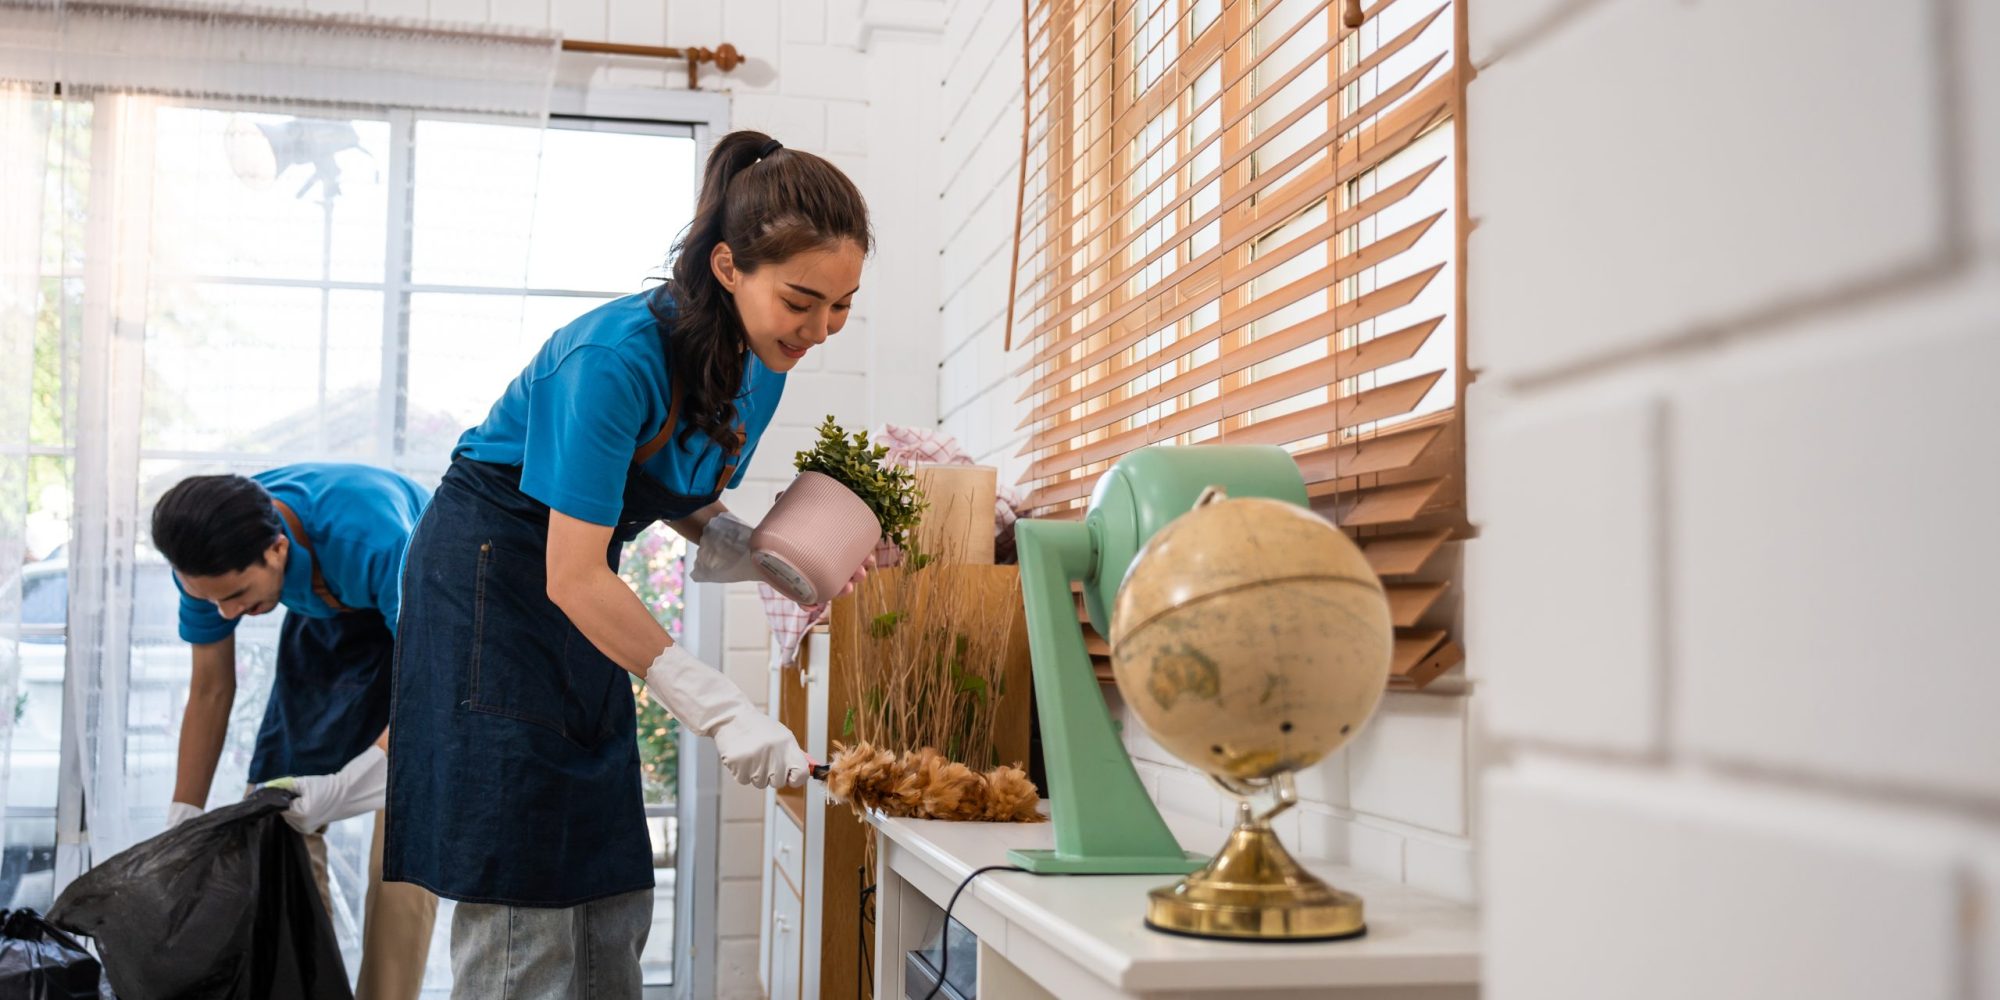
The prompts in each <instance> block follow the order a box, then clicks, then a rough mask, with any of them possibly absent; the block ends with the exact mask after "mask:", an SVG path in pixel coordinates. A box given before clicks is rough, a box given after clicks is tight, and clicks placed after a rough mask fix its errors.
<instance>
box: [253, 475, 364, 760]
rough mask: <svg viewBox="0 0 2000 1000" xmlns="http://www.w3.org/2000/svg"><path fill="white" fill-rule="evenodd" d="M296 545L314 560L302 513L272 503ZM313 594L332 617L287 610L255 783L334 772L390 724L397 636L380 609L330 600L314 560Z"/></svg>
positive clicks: (259, 735)
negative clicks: (385, 620) (300, 517)
mask: <svg viewBox="0 0 2000 1000" xmlns="http://www.w3.org/2000/svg"><path fill="white" fill-rule="evenodd" d="M273 503H274V506H276V507H277V510H278V513H279V514H280V515H281V516H282V517H283V518H284V520H285V524H286V526H287V527H288V528H289V529H290V530H291V534H292V538H293V540H294V541H295V542H296V543H297V544H298V545H299V546H300V547H301V548H303V549H305V550H306V554H307V555H308V556H314V552H313V545H312V539H310V538H308V537H306V532H305V527H304V525H302V524H301V523H300V522H299V519H298V515H296V514H294V513H293V512H292V509H291V508H290V507H289V506H287V505H286V504H285V503H284V502H283V501H273ZM312 583H313V593H314V594H315V595H317V596H318V597H319V599H320V600H322V601H324V602H326V605H327V607H329V608H332V609H333V611H334V615H333V617H331V618H314V617H312V616H310V615H305V614H300V613H298V612H295V611H287V612H286V613H285V621H284V624H283V625H282V626H280V628H279V632H278V658H277V659H278V662H277V669H276V671H275V672H274V674H273V676H272V678H271V697H270V700H269V701H267V702H266V703H265V705H264V724H263V727H262V728H261V729H259V730H258V732H257V747H256V750H255V751H254V753H253V754H252V755H251V757H250V774H249V781H250V782H251V783H252V784H256V783H259V782H264V781H270V780H271V779H273V778H283V777H288V776H292V775H300V774H331V773H333V772H335V771H338V770H340V768H341V767H342V766H343V765H345V764H346V763H347V762H348V761H350V760H353V759H354V758H355V757H356V756H357V755H359V754H360V753H361V751H363V750H366V749H368V745H369V744H371V743H374V742H375V738H376V737H377V736H380V735H382V727H383V726H386V725H388V724H389V674H390V670H391V667H390V660H391V656H392V655H393V650H394V647H395V636H394V634H392V633H391V632H390V631H389V626H388V624H387V623H385V622H384V621H383V620H382V614H381V612H379V611H374V610H370V609H367V608H350V607H348V606H347V605H344V604H342V603H340V601H339V600H337V599H336V598H335V597H334V596H333V591H332V590H331V589H330V588H328V587H327V585H326V576H325V574H324V573H322V572H321V571H320V566H319V560H318V559H317V558H316V557H315V558H314V559H313V575H312Z"/></svg>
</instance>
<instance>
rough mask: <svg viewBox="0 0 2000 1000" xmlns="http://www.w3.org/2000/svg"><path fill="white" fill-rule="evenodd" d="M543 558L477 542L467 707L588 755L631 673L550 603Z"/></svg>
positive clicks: (607, 726) (502, 545)
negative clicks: (553, 736)
mask: <svg viewBox="0 0 2000 1000" xmlns="http://www.w3.org/2000/svg"><path fill="white" fill-rule="evenodd" d="M544 559H545V555H544V554H543V553H542V552H540V551H536V552H533V553H529V552H524V551H520V550H518V549H515V548H513V547H510V546H508V545H507V544H506V542H505V541H504V540H500V539H494V540H489V541H486V542H482V543H480V546H479V561H478V567H477V569H476V570H475V576H476V578H475V581H474V590H473V594H474V597H473V612H472V633H473V634H472V659H471V664H470V666H469V669H468V670H467V677H466V682H467V683H466V693H467V699H466V704H467V707H469V708H471V709H472V710H473V711H475V712H483V713H485V714H488V715H499V716H505V717H507V718H510V719H516V720H519V721H521V722H527V723H531V724H533V725H537V726H542V727H544V728H546V729H551V730H554V731H555V732H556V733H558V734H560V735H561V736H562V737H563V738H564V739H567V740H569V741H570V742H571V743H574V744H576V745H578V746H580V747H582V748H584V749H591V748H594V747H595V746H597V744H599V743H601V742H602V741H603V739H604V737H605V736H606V735H607V733H608V732H609V731H610V729H611V721H612V716H611V711H610V709H611V708H612V706H613V705H614V704H615V702H616V698H615V696H616V694H617V690H618V689H617V687H616V686H615V684H614V683H613V682H616V681H618V680H620V679H622V678H624V677H626V676H627V675H626V673H625V671H624V670H622V669H620V668H619V667H618V666H617V664H614V663H612V662H611V661H610V660H609V659H608V658H606V657H605V656H604V654H602V653H600V652H598V651H597V647H595V646H593V645H591V643H590V640H589V639H586V638H584V636H583V634H582V633H580V632H578V631H577V630H576V627H575V626H573V625H571V624H570V623H569V619H568V617H567V616H565V615H564V614H563V613H562V610H561V609H559V608H557V607H556V606H555V604H554V603H552V602H550V600H549V599H548V593H547V591H548V588H547V585H546V580H547V573H546V570H545V569H544V566H545V562H544Z"/></svg>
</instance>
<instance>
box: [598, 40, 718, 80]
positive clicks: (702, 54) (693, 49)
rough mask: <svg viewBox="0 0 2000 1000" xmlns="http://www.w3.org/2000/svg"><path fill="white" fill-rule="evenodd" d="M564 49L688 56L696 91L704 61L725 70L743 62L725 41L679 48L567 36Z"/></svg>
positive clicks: (641, 55) (656, 56)
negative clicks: (582, 39) (594, 40)
mask: <svg viewBox="0 0 2000 1000" xmlns="http://www.w3.org/2000/svg"><path fill="white" fill-rule="evenodd" d="M562 50H563V51H564V52H588V53H593V54H596V55H609V56H638V57H639V58H642V59H685V60H687V68H688V89H689V90H694V89H696V87H697V86H698V85H699V84H700V82H701V78H700V73H701V64H702V63H714V64H715V68H716V69H718V70H721V71H722V72H724V73H727V72H729V71H730V70H732V69H735V68H736V67H738V66H741V65H743V62H744V59H743V53H741V52H738V51H736V46H734V45H731V44H729V43H728V42H723V43H722V44H721V45H718V46H716V47H715V48H712V49H708V48H702V47H700V46H690V47H687V48H676V47H674V46H671V45H626V44H625V43H623V42H582V41H576V40H573V39H568V38H565V39H563V43H562Z"/></svg>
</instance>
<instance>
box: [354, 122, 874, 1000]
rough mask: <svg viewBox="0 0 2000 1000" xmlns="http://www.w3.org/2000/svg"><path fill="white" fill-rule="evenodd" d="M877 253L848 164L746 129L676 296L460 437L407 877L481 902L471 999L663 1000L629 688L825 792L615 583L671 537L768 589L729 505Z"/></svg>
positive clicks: (403, 873)
mask: <svg viewBox="0 0 2000 1000" xmlns="http://www.w3.org/2000/svg"><path fill="white" fill-rule="evenodd" d="M869 244H870V234H869V229H868V211H867V206H866V205H865V204H864V203H863V202H862V199H861V194H860V192H859V191H858V190H857V189H856V188H855V186H854V184H853V182H852V181H850V180H848V178H847V177H846V176H844V175H843V174H841V172H840V171H839V170H838V169H837V168H835V167H834V166H832V165H831V164H829V163H827V162H826V161H825V160H822V159H820V158H819V157H817V156H814V155H812V154H810V153H804V152H800V151H797V150H791V149H786V148H784V147H783V146H782V145H781V144H780V143H778V142H777V141H776V140H773V139H771V138H770V137H769V136H765V135H762V134H760V133H756V132H734V133H731V134H729V135H727V136H725V137H723V139H722V140H721V141H720V142H718V143H717V144H716V146H715V149H714V151H713V152H712V153H711V154H710V156H709V161H708V166H707V168H706V170H705V172H704V174H703V177H702V190H701V195H700V199H699V201H698V203H697V206H696V212H695V218H694V221H693V222H692V223H690V224H689V227H688V229H687V231H686V233H685V234H684V235H683V236H682V238H681V240H680V243H679V244H678V245H677V246H676V247H675V257H674V261H673V265H672V278H671V280H670V281H668V282H667V283H666V284H664V285H662V286H660V287H658V288H655V289H653V290H651V291H649V292H644V293H641V294H637V295H632V296H628V297H626V298H623V299H618V300H616V301H613V302H610V303H607V304H605V305H603V306H601V307H599V308H597V309H595V310H593V311H591V312H589V313H587V314H585V315H584V316H582V317H581V318H579V319H577V320H576V321H574V322H572V323H570V324H569V325H568V326H566V327H564V328H562V329H561V330H558V331H557V332H556V333H555V335H554V336H553V337H551V338H550V339H549V341H548V343H547V344H545V345H543V347H542V349H541V351H540V352H539V353H538V354H537V355H536V356H535V358H534V360H532V361H531V362H529V364H528V367H527V369H526V370H525V371H523V372H522V373H521V375H520V376H519V377H518V378H516V379H515V380H514V382H513V383H512V384H511V385H509V386H508V387H507V391H506V393H505V394H504V395H502V396H501V397H500V400H499V402H497V403H495V404H494V406H493V409H492V411H491V412H490V413H489V414H488V415H487V417H486V421H485V422H484V423H482V424H480V425H479V426H478V427H475V428H473V429H472V430H470V431H467V432H466V433H465V435H464V437H462V438H460V439H459V443H458V446H457V449H456V450H455V451H454V452H453V457H452V464H451V468H450V470H449V471H448V472H446V473H445V476H444V480H443V482H442V483H441V484H440V485H439V487H438V490H437V494H436V496H435V499H434V500H433V501H432V503H431V505H430V507H429V508H428V509H427V511H426V512H425V514H424V516H423V519H422V521H421V522H419V524H418V525H417V529H416V532H415V534H414V535H413V536H412V538H411V540H410V547H409V552H408V555H407V557H406V560H405V563H404V568H403V613H402V622H403V625H402V628H401V631H400V633H399V640H400V641H399V643H398V646H397V664H396V671H395V672H396V678H395V698H394V702H393V705H392V707H391V713H390V724H389V739H390V752H389V755H388V759H389V768H390V771H389V801H390V802H391V806H390V808H389V810H388V816H389V829H388V837H387V840H388V844H387V849H386V854H385V859H384V874H385V877H387V878H389V879H393V880H403V881H409V882H414V883H417V884H418V885H421V886H423V887H425V888H427V889H430V890H431V891H432V892H435V893H437V894H438V895H440V896H444V897H446V898H448V899H454V900H458V901H459V903H460V905H459V906H458V907H457V912H456V915H455V916H454V918H453V922H452V972H453V977H454V987H453V996H456V997H480V998H492V1000H499V998H524V997H532V998H540V997H617V998H621V1000H622V998H629V997H637V996H638V995H639V953H640V951H641V949H642V948H643V947H644V945H645V939H646V932H647V930H648V928H649V927H650V926H651V924H652V885H653V869H652V858H651V854H652V852H651V848H650V845H649V842H648V838H647V833H646V826H645V820H644V813H643V808H642V802H641V797H640V779H639V756H638V747H637V743H636V734H635V731H634V722H635V719H634V706H633V700H632V690H631V685H630V683H629V681H628V680H627V678H626V674H628V673H629V674H632V675H634V676H637V677H641V678H644V679H645V682H646V687H647V690H648V691H650V692H651V693H652V695H653V696H654V697H656V698H658V699H659V700H660V702H661V703H662V704H664V705H665V706H666V708H667V709H668V710H669V711H670V712H672V713H673V715H674V717H675V718H677V719H679V720H680V723H681V725H682V726H684V727H686V728H688V729H690V730H692V731H694V732H695V733H697V734H700V735H702V736H707V737H710V738H712V739H714V740H715V742H716V749H717V751H718V752H719V754H720V756H721V758H722V763H723V766H724V767H726V768H728V769H729V771H730V773H731V774H733V775H734V776H735V778H736V780H738V781H741V782H745V783H747V784H751V785H755V786H757V787H760V788H761V787H766V786H768V785H772V784H778V785H798V784H802V783H804V781H805V775H806V766H807V765H806V759H805V755H804V754H803V753H802V752H801V751H800V750H799V747H798V745H797V743H795V742H794V741H793V740H792V737H791V735H790V733H789V732H787V731H786V729H785V728H784V727H783V726H781V725H779V724H778V723H777V722H776V721H775V720H773V719H771V718H770V717H769V716H766V715H764V714H763V713H761V712H759V711H758V710H757V709H756V707H755V706H753V705H752V704H751V703H750V702H749V700H748V699H746V698H745V697H744V696H743V693H742V692H741V691H740V690H739V689H738V688H737V687H736V685H734V684H733V683H731V682H730V681H729V680H728V679H727V678H725V677H724V676H723V675H722V674H721V673H720V672H719V671H717V670H715V669H714V668H712V667H710V666H708V665H706V664H703V663H701V662H700V661H698V660H696V659H695V658H694V657H692V656H690V655H688V653H687V652H686V651H685V650H683V649H681V648H680V647H678V646H676V645H674V644H673V642H672V640H670V639H669V638H668V636H667V633H666V630H664V629H663V628H661V627H660V625H659V624H658V623H657V622H655V621H654V620H653V617H652V615H651V614H650V613H649V612H648V611H647V610H646V607H645V605H644V604H642V603H641V602H640V601H639V599H638V597H636V596H635V595H634V594H633V593H632V591H631V590H630V589H628V588H627V587H626V586H625V584H624V582H623V581H622V580H620V579H619V578H618V575H617V573H616V564H617V560H618V555H619V550H620V548H621V546H623V545H624V543H625V542H626V541H628V540H630V539H631V538H632V537H633V536H634V535H636V534H638V533H639V532H640V531H641V530H642V529H644V528H645V527H646V526H647V525H650V524H652V523H653V522H655V521H666V522H667V523H668V524H670V525H671V526H672V527H673V528H674V530H676V531H678V532H680V533H681V534H682V535H684V536H686V537H687V538H688V539H689V540H691V541H697V542H701V541H704V540H706V541H707V542H708V544H704V545H702V548H703V549H704V550H709V551H704V552H702V553H701V565H700V566H698V568H699V569H703V570H705V571H706V572H709V573H711V574H713V573H716V572H720V573H721V574H722V575H725V576H730V575H737V576H740V575H741V567H742V564H743V563H744V562H746V561H747V560H746V559H745V557H744V553H743V552H742V547H743V538H744V536H745V535H747V532H746V531H744V530H742V529H743V525H742V523H741V522H740V521H736V520H734V519H733V518H730V516H729V515H728V514H727V513H726V512H725V511H724V509H723V507H722V505H721V504H720V503H719V502H717V498H718V497H719V496H720V495H721V493H722V491H723V490H724V489H725V488H727V487H729V486H732V485H735V484H736V483H737V482H738V481H740V480H741V479H742V476H743V471H744V468H745V467H746V466H747V465H748V463H749V461H750V458H751V456H752V455H753V454H754V453H755V452H756V448H757V441H758V438H759V437H760V436H761V435H762V434H763V432H764V429H765V427H766V426H767V425H768V424H769V423H770V420H771V415H772V411H773V410H774V409H775V408H776V407H777V403H778V397H779V395H780V394H781V393H782V392H783V391H784V385H785V373H786V372H787V371H789V370H790V369H791V368H792V367H793V366H794V365H797V364H798V362H799V360H800V359H801V358H803V357H805V356H806V354H807V352H809V351H811V350H812V349H813V348H815V347H818V346H819V345H821V344H823V343H825V342H826V340H827V338H828V337H830V336H832V335H833V334H835V333H838V332H840V329H841V327H842V326H843V325H844V324H845V323H846V321H847V316H848V310H849V309H850V308H851V306H852V303H853V299H854V294H855V292H856V291H858V290H859V287H860V283H861V262H862V258H863V257H864V255H865V254H866V253H867V252H868V250H869ZM705 530H706V534H705ZM718 567H719V568H718ZM697 578H699V576H698V577H697Z"/></svg>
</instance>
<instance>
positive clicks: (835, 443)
mask: <svg viewBox="0 0 2000 1000" xmlns="http://www.w3.org/2000/svg"><path fill="white" fill-rule="evenodd" d="M888 454H889V446H888V445H881V444H878V445H872V446H871V445H870V444H869V443H868V432H866V431H856V432H854V433H853V434H849V433H847V431H846V430H844V429H843V428H842V427H841V426H840V425H839V424H837V423H835V422H834V420H833V417H832V416H831V415H829V416H828V417H827V418H826V422H825V423H823V424H820V425H819V443H817V444H815V445H813V446H812V447H811V448H808V449H806V450H805V451H802V452H799V454H798V460H797V465H798V468H799V471H800V472H817V473H820V474H822V475H825V476H830V477H832V478H833V479H834V480H835V481H836V482H838V483H840V485H842V486H845V487H847V488H848V489H849V490H850V491H852V492H853V493H854V495H855V496H857V497H860V498H861V502H862V503H865V504H867V505H868V509H869V510H871V511H874V512H875V520H877V521H879V522H881V525H882V536H883V537H884V538H886V539H887V540H888V541H889V542H890V543H891V544H893V545H895V546H896V547H897V548H899V549H902V550H903V551H904V552H905V553H909V552H910V532H911V531H912V530H913V529H915V528H916V526H917V518H918V517H919V516H920V515H922V514H923V512H924V508H925V507H926V506H927V504H926V501H925V500H924V493H923V490H921V489H919V488H918V487H917V477H916V474H915V473H914V472H911V471H910V470H909V469H907V468H905V467H903V466H900V465H885V464H883V462H882V459H884V458H886V457H887V456H888ZM911 554H912V555H915V554H914V553H911Z"/></svg>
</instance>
